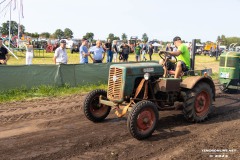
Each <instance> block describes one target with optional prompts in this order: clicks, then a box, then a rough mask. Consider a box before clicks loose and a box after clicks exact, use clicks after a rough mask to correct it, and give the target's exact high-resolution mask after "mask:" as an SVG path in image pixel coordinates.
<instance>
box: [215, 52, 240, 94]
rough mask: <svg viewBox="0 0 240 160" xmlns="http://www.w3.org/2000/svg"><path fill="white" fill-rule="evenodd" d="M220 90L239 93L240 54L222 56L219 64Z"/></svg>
mask: <svg viewBox="0 0 240 160" xmlns="http://www.w3.org/2000/svg"><path fill="white" fill-rule="evenodd" d="M219 82H220V90H221V91H223V92H230V91H237V90H238V88H239V87H240V52H235V51H230V52H225V53H223V54H222V55H221V56H220V64H219Z"/></svg>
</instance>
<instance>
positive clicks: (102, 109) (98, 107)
mask: <svg viewBox="0 0 240 160" xmlns="http://www.w3.org/2000/svg"><path fill="white" fill-rule="evenodd" d="M107 111H108V107H107V106H105V105H103V104H99V96H96V97H94V98H93V99H92V102H91V106H90V112H91V113H92V115H94V116H95V117H101V116H103V115H104V114H106V113H107Z"/></svg>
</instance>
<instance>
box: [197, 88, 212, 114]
mask: <svg viewBox="0 0 240 160" xmlns="http://www.w3.org/2000/svg"><path fill="white" fill-rule="evenodd" d="M209 105H210V96H209V94H208V93H207V92H206V91H202V92H200V93H199V94H198V95H197V97H196V100H195V109H196V115H197V116H200V117H201V116H204V115H205V114H206V113H207V112H208V109H209Z"/></svg>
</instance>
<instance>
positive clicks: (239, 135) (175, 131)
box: [0, 94, 240, 160]
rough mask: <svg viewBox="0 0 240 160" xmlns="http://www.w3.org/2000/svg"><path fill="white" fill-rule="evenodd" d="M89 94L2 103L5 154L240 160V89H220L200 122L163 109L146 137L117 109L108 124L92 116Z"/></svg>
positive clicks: (1, 150)
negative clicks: (85, 104)
mask: <svg viewBox="0 0 240 160" xmlns="http://www.w3.org/2000/svg"><path fill="white" fill-rule="evenodd" d="M84 97H85V95H74V96H69V97H64V98H47V99H40V100H39V99H37V100H31V101H22V102H13V103H5V104H0V159H1V160H2V159H44V160H45V159H98V160H99V159H159V160H164V159H178V160H179V159H183V160H187V159H189V160H193V159H197V160H200V159H203V160H205V159H233V160H237V159H240V147H239V146H240V145H239V144H240V127H239V126H240V94H234V95H227V94H217V99H216V102H215V103H214V105H215V110H214V112H213V113H212V114H211V116H210V118H209V119H208V121H206V122H204V123H201V124H192V123H189V122H187V121H186V120H185V119H184V117H183V115H182V114H181V111H180V110H172V111H162V112H160V119H159V123H158V124H159V125H158V127H157V130H156V131H155V132H154V134H153V136H152V137H150V138H148V139H146V140H144V141H138V140H136V139H134V138H132V137H131V136H130V134H129V133H128V131H127V127H126V118H122V119H118V118H116V117H115V115H114V114H113V113H111V114H110V116H109V117H108V118H107V119H106V121H104V122H103V123H98V124H94V123H92V122H90V121H88V120H87V119H86V118H85V116H84V115H83V112H82V110H81V109H82V101H83V99H84ZM208 149H215V150H216V149H218V151H219V150H222V152H220V153H219V152H217V151H216V152H217V153H214V152H215V151H209V150H208ZM226 150H227V152H225V155H224V152H223V151H226ZM223 155H224V156H225V157H224V158H210V157H211V156H214V157H215V156H223ZM226 156H228V157H227V158H226Z"/></svg>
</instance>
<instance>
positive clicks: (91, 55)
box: [0, 36, 190, 78]
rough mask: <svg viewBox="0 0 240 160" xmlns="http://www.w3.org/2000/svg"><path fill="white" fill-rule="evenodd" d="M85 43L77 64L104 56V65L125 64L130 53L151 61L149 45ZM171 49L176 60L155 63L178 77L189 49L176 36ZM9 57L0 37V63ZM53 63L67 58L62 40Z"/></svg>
mask: <svg viewBox="0 0 240 160" xmlns="http://www.w3.org/2000/svg"><path fill="white" fill-rule="evenodd" d="M88 43H89V42H88V40H87V39H85V38H83V39H82V43H81V46H80V47H79V55H80V64H87V63H89V59H91V60H92V62H93V63H103V60H104V58H105V56H107V57H106V62H107V63H111V62H118V60H119V61H120V62H128V57H129V54H130V53H134V54H135V60H136V62H139V61H141V60H142V61H146V60H147V58H146V54H148V55H149V59H150V60H152V54H153V45H152V44H149V45H147V44H146V43H145V42H143V43H136V45H135V46H130V45H128V44H127V43H126V42H123V44H122V45H121V46H120V47H119V46H117V41H116V40H114V41H113V42H111V40H110V39H108V40H107V42H106V43H105V44H104V45H103V44H102V42H101V41H100V40H98V41H96V45H95V46H92V47H90V48H89V45H88ZM173 43H174V47H171V44H170V43H168V44H167V46H166V51H165V52H167V53H168V54H169V56H175V57H177V62H176V61H174V59H173V58H169V59H170V60H169V62H168V64H165V62H164V60H162V59H160V61H159V64H161V65H163V68H164V70H165V74H164V76H166V73H167V70H175V78H178V77H179V76H180V74H181V72H185V71H187V70H189V69H190V52H189V48H188V47H187V46H186V45H184V44H183V43H182V41H181V38H180V37H178V36H177V37H175V38H174V39H173ZM24 45H25V47H26V65H31V64H32V59H33V53H34V49H33V45H32V44H31V40H30V39H28V41H27V43H25V44H24ZM9 57H10V55H9V53H8V50H7V49H6V48H5V47H4V46H3V41H2V39H1V38H0V64H7V61H8V59H9ZM53 61H54V64H56V65H59V64H67V63H68V56H67V51H66V41H65V40H61V41H60V46H59V47H58V48H57V49H56V50H55V53H54V57H53Z"/></svg>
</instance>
